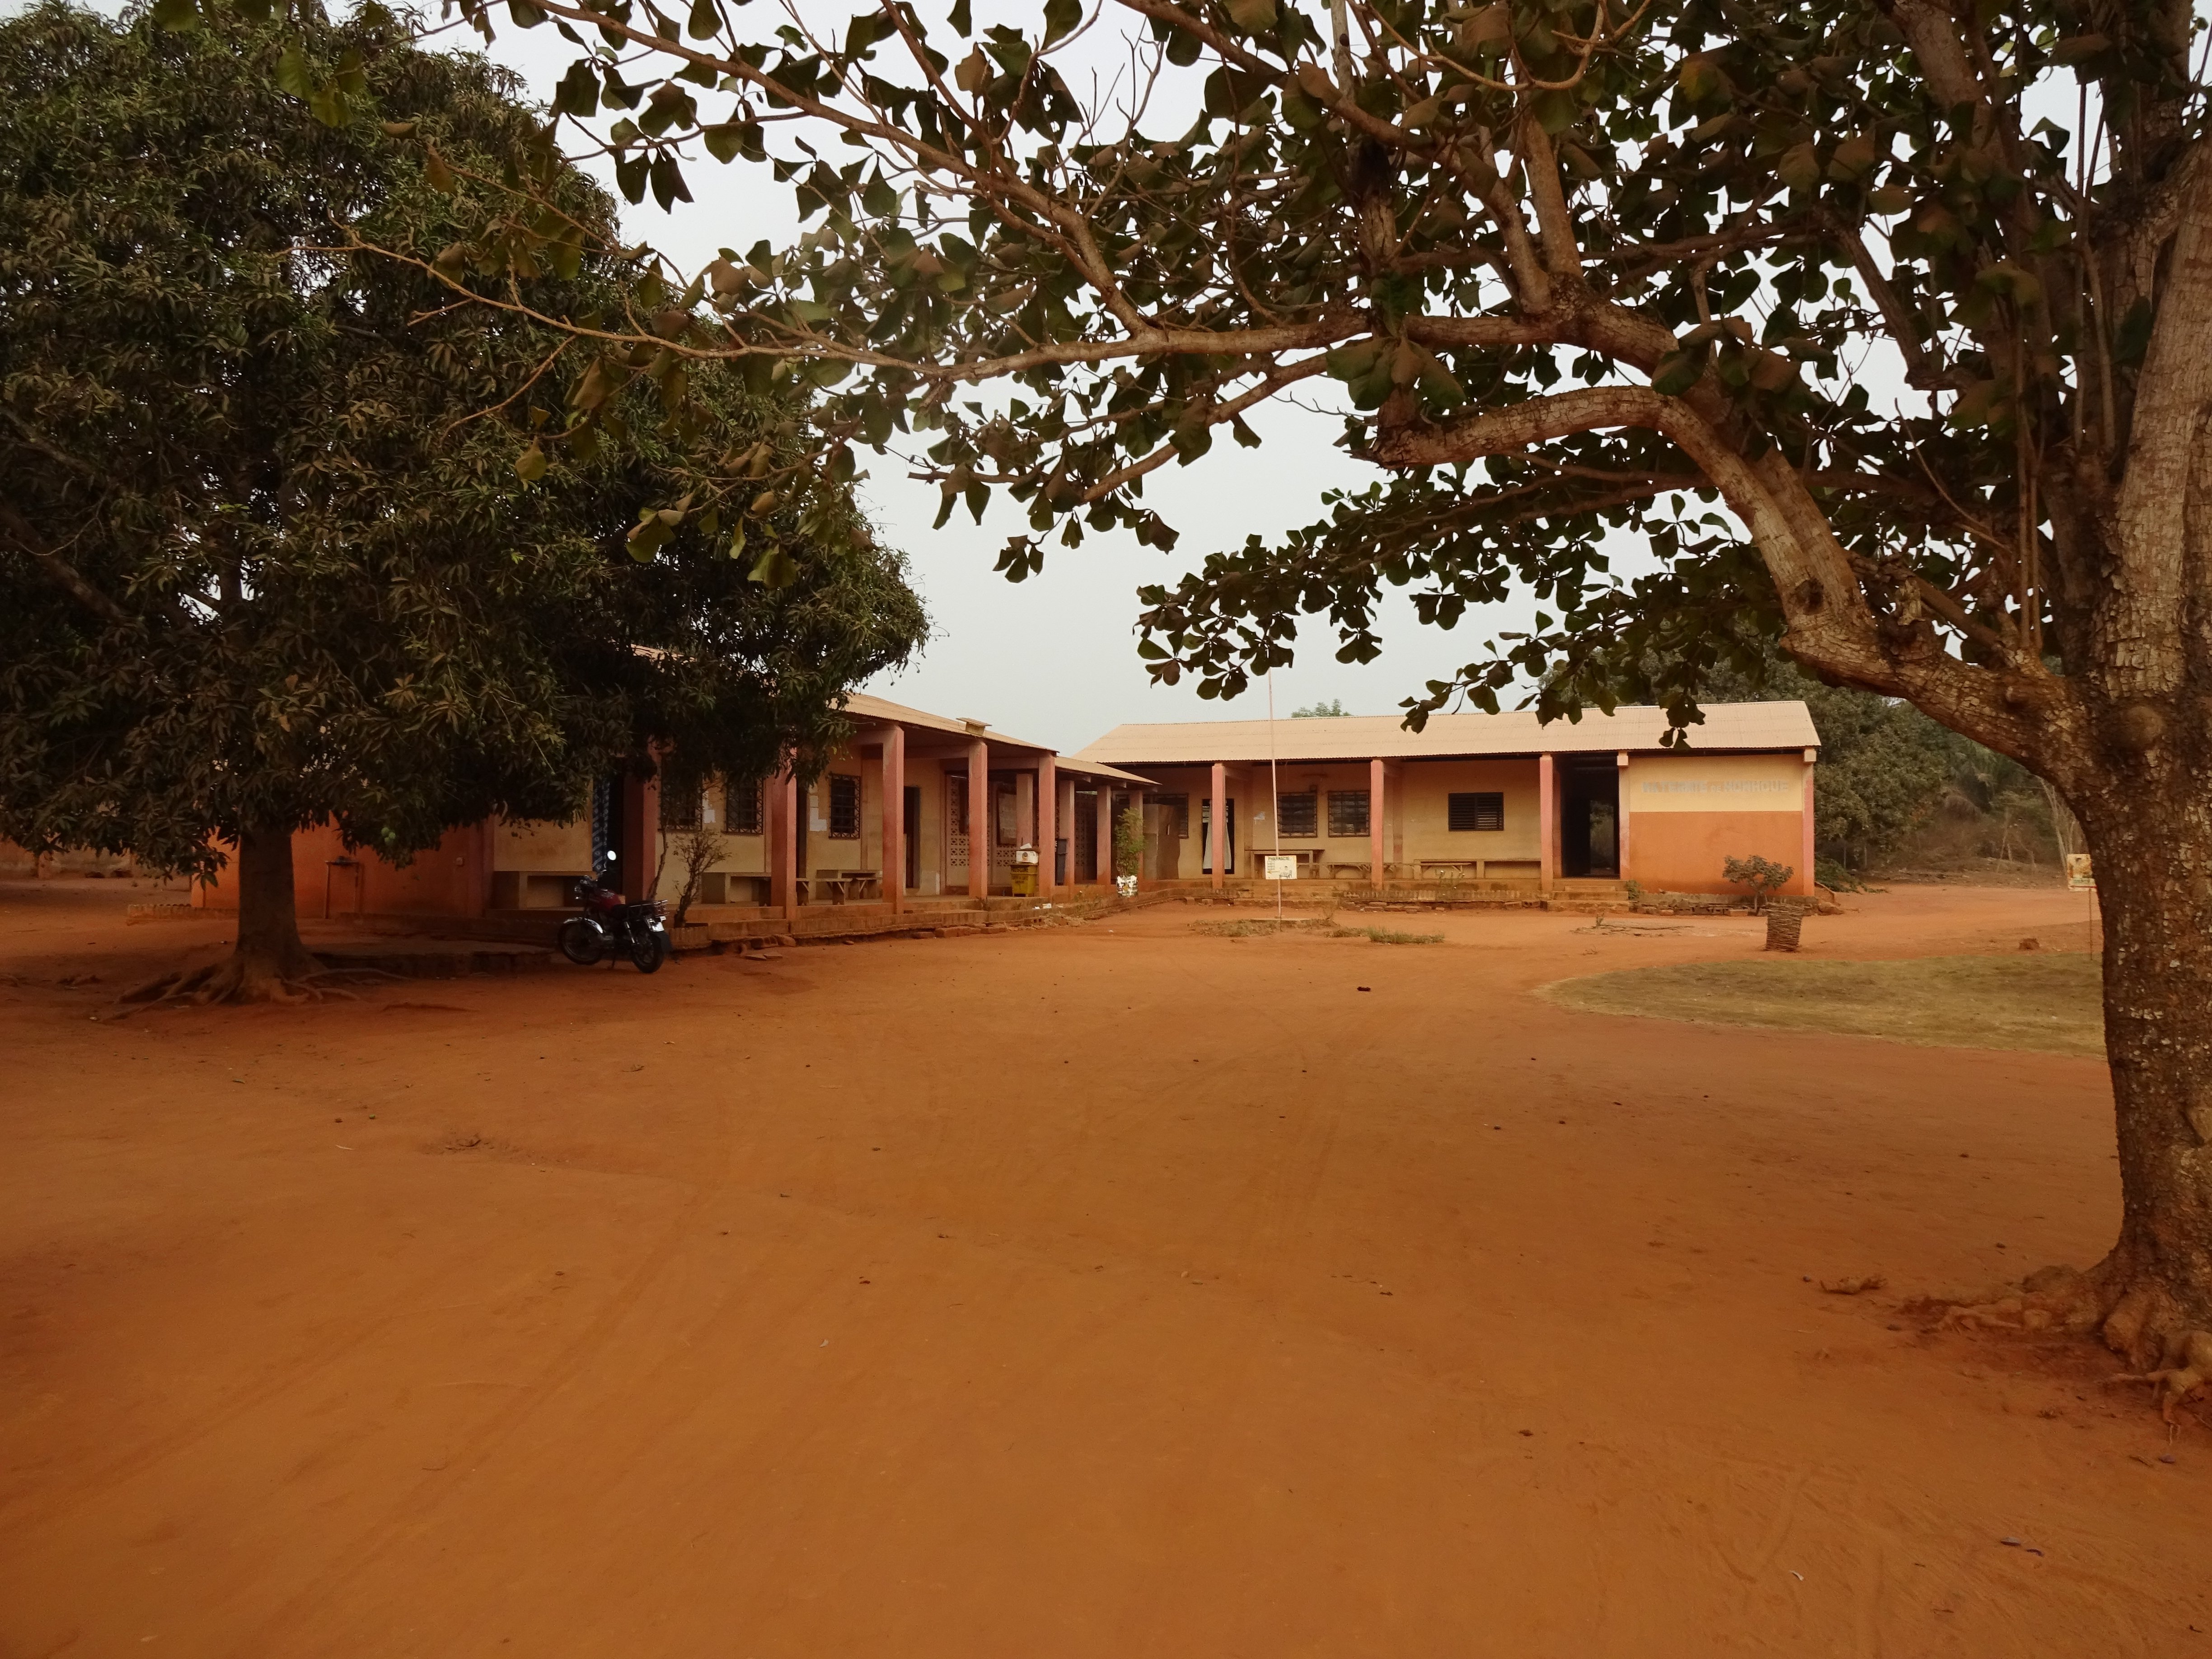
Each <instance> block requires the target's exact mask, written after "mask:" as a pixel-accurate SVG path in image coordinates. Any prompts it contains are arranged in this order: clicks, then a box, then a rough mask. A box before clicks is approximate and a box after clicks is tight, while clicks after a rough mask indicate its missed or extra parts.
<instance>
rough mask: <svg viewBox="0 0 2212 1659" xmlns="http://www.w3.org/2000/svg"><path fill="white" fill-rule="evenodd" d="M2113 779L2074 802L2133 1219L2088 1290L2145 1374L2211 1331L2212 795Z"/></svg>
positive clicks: (2141, 778)
mask: <svg viewBox="0 0 2212 1659" xmlns="http://www.w3.org/2000/svg"><path fill="white" fill-rule="evenodd" d="M2183 746H2189V747H2193V743H2191V741H2190V739H2188V738H2184V739H2183ZM2158 771H2164V772H2165V773H2166V775H2165V776H2163V777H2160V776H2157V775H2156V772H2158ZM2108 776H2110V778H2111V780H2112V782H2111V785H2110V787H2107V788H2106V790H2104V791H2103V792H2100V794H2099V796H2098V797H2097V798H2096V799H2093V800H2090V801H2084V802H2081V803H2078V804H2077V805H2078V806H2079V807H2080V808H2081V815H2082V827H2083V829H2085V830H2086V831H2087V835H2088V837H2089V843H2090V847H2091V848H2092V851H2093V854H2094V856H2095V859H2096V866H2095V868H2096V873H2097V897H2098V903H2099V906H2100V908H2101V910H2102V912H2103V915H2104V921H2105V1047H2106V1054H2107V1056H2108V1057H2109V1060H2110V1063H2111V1067H2112V1101H2113V1107H2114V1110H2115V1113H2116V1115H2117V1121H2118V1122H2117V1127H2118V1145H2119V1164H2120V1193H2121V1199H2122V1203H2123V1210H2122V1216H2121V1221H2120V1236H2119V1239H2118V1242H2117V1243H2115V1244H2114V1245H2113V1246H2112V1254H2111V1255H2107V1256H2106V1258H2105V1260H2104V1261H2102V1262H2100V1264H2098V1266H2097V1267H2094V1268H2093V1269H2092V1270H2091V1272H2090V1273H2089V1275H2088V1279H2089V1282H2090V1284H2091V1285H2093V1287H2094V1289H2095V1291H2096V1296H2097V1302H2098V1304H2099V1306H2098V1311H2099V1312H2100V1314H2102V1315H2103V1316H2105V1317H2104V1334H2105V1337H2106V1340H2107V1341H2108V1342H2109V1343H2111V1345H2112V1346H2113V1347H2114V1348H2116V1349H2118V1351H2120V1352H2123V1353H2125V1354H2127V1355H2128V1356H2129V1357H2130V1358H2131V1359H2132V1360H2133V1361H2134V1362H2135V1364H2136V1366H2137V1367H2138V1369H2140V1368H2142V1367H2143V1366H2145V1365H2148V1364H2151V1363H2152V1362H2153V1361H2154V1359H2155V1358H2157V1357H2158V1354H2159V1352H2160V1348H2161V1346H2163V1345H2164V1344H2165V1343H2166V1341H2167V1340H2169V1339H2171V1338H2172V1337H2173V1336H2174V1335H2175V1334H2177V1333H2179V1332H2183V1331H2186V1330H2190V1329H2192V1328H2194V1329H2199V1330H2212V794H2208V792H2207V791H2206V789H2205V788H2204V787H2203V781H2202V779H2201V777H2199V776H2198V775H2197V773H2196V769H2195V767H2194V766H2192V765H2189V764H2181V765H2175V766H2170V767H2169V768H2161V769H2154V768H2151V767H2147V766H2143V765H2142V764H2136V765H2125V766H2120V767H2117V768H2115V769H2113V770H2112V772H2111V773H2110V774H2108Z"/></svg>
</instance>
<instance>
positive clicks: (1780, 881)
mask: <svg viewBox="0 0 2212 1659" xmlns="http://www.w3.org/2000/svg"><path fill="white" fill-rule="evenodd" d="M1796 873H1797V871H1796V866H1793V865H1788V864H1777V863H1775V862H1774V860H1771V859H1769V858H1764V857H1762V856H1760V855H1759V854H1757V853H1753V854H1752V855H1751V856H1750V857H1749V858H1747V859H1730V860H1729V861H1728V862H1727V863H1726V864H1724V865H1723V866H1721V879H1722V880H1723V881H1725V882H1728V883H1729V884H1731V885H1733V886H1737V887H1748V888H1750V889H1751V913H1752V914H1753V915H1759V914H1760V913H1761V912H1763V911H1764V910H1765V908H1766V901H1767V899H1768V898H1769V897H1770V896H1772V895H1773V894H1774V893H1776V892H1778V891H1779V890H1781V889H1782V888H1783V887H1784V886H1786V885H1788V884H1789V881H1790V877H1792V876H1794V875H1796Z"/></svg>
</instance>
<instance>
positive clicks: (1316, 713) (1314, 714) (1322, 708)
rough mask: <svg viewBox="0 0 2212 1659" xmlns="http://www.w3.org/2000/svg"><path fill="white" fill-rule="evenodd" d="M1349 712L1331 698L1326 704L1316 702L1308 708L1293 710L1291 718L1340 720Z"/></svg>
mask: <svg viewBox="0 0 2212 1659" xmlns="http://www.w3.org/2000/svg"><path fill="white" fill-rule="evenodd" d="M1351 712H1352V711H1351V710H1350V709H1349V708H1346V707H1345V706H1344V704H1343V703H1342V702H1339V701H1337V700H1336V699H1334V698H1332V699H1330V700H1329V701H1328V702H1317V703H1316V704H1314V705H1313V706H1312V707H1311V708H1293V709H1292V710H1291V719H1292V720H1341V719H1342V718H1343V717H1344V716H1346V715H1347V714H1350V713H1351Z"/></svg>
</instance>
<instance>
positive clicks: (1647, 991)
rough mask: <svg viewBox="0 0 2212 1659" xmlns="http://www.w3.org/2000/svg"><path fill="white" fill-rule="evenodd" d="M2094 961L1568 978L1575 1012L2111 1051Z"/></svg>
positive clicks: (1805, 965) (1753, 966) (1730, 969)
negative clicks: (2108, 1046) (1581, 1010)
mask: <svg viewBox="0 0 2212 1659" xmlns="http://www.w3.org/2000/svg"><path fill="white" fill-rule="evenodd" d="M2102 989H2103V987H2102V981H2101V979H2100V974H2099V967H2098V961H2097V958H2096V957H2094V956H2091V955H2087V954H2085V953H2081V952H2074V951H2064V952H2061V951H2051V952H2048V953H2045V952H2034V953H2028V952H2022V953H2021V954H2020V955H2018V956H2003V957H1920V958H1917V959H1916V960H1912V961H1905V962H1791V961H1774V960H1767V961H1759V962H1699V963H1681V964H1679V965H1677V966H1674V967H1668V968H1631V969H1626V970H1624V971H1622V972H1620V973H1617V974H1596V975H1592V976H1590V977H1589V978H1588V979H1570V980H1561V981H1559V982H1558V983H1556V984H1553V985H1547V986H1546V987H1544V989H1543V993H1542V994H1544V995H1545V996H1547V997H1549V998H1550V999H1551V1000H1553V1001H1554V1002H1559V1003H1564V1004H1565V1005H1566V1006H1568V1007H1570V1008H1582V1009H1587V1010H1589V1012H1593V1013H1602V1014H1644V1015H1648V1016H1650V1017H1651V1018H1657V1019H1686V1020H1700V1021H1706V1022H1711V1023H1714V1024H1726V1025H1764V1026H1769V1027H1772V1028H1775V1029H1778V1030H1796V1031H1828V1032H1833V1033H1837V1034H1840V1035H1844V1036H1871V1037H1881V1038H1885V1039H1887V1041H1889V1042H1911V1043H1918V1044H1921V1045H1923V1046H1925V1047H1929V1048H2032V1049H2038V1050H2040V1051H2042V1052H2044V1053H2046V1054H2089V1055H2098V1056H2101V1055H2102V1054H2104V1052H2105V1018H2104V1006H2103V1003H2102V1000H2101V997H2102Z"/></svg>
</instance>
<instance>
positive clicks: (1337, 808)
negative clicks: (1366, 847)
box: [1328, 789, 1367, 838]
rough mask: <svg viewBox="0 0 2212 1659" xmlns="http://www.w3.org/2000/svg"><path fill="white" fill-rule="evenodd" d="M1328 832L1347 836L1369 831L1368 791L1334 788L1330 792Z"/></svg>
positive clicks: (1363, 833) (1362, 834)
mask: <svg viewBox="0 0 2212 1659" xmlns="http://www.w3.org/2000/svg"><path fill="white" fill-rule="evenodd" d="M1328 833H1329V834H1330V835H1331V836H1344V837H1346V838H1349V837H1352V836H1364V835H1365V834H1366V833H1367V792H1366V791H1365V790H1364V789H1332V790H1330V791H1329V792H1328Z"/></svg>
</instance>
